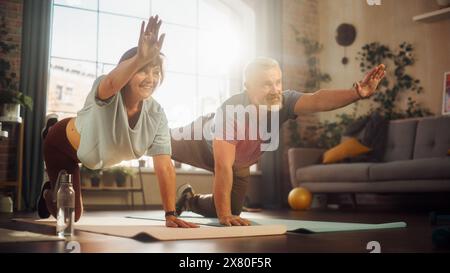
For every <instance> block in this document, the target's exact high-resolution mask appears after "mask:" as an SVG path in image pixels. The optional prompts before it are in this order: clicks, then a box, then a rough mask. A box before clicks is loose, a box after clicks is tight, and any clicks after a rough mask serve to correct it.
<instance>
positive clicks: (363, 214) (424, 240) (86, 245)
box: [0, 210, 445, 253]
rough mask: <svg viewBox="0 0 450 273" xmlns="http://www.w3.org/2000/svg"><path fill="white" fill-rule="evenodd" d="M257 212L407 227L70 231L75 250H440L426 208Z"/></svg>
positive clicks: (49, 247) (21, 247)
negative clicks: (278, 232)
mask: <svg viewBox="0 0 450 273" xmlns="http://www.w3.org/2000/svg"><path fill="white" fill-rule="evenodd" d="M143 213H145V211H142V210H141V211H137V210H134V211H91V212H86V214H87V215H90V216H98V217H105V216H126V215H142V214H143ZM161 213H162V212H161ZM0 215H1V214H0ZM261 215H264V216H276V217H279V218H285V219H302V220H317V221H341V222H364V223H381V222H396V221H405V222H406V223H407V224H408V228H406V229H395V230H377V231H358V232H338V233H322V234H291V233H288V234H287V235H282V236H267V237H250V238H235V239H214V240H210V239H208V240H190V241H169V242H160V241H146V242H141V241H137V240H134V239H127V238H119V237H113V236H106V235H100V234H93V233H88V232H78V231H76V234H75V235H76V237H75V240H76V241H77V242H78V243H79V244H80V246H81V252H163V253H176V252H187V253H192V252H206V253H213V252H230V253H246V252H252V253H265V252H274V253H280V252H282V253H284V252H294V253H296V252H297V253H303V252H313V253H322V252H328V253H329V252H331V253H342V252H344V253H348V252H357V253H367V252H369V251H368V250H367V249H366V247H367V243H368V242H370V241H378V242H379V243H380V245H381V252H383V253H398V252H400V253H403V252H406V253H411V252H413V253H414V252H445V250H440V249H435V248H434V247H433V245H432V241H431V235H432V231H433V227H432V226H431V225H430V224H429V220H428V214H427V213H426V212H402V211H400V212H386V211H384V212H377V211H361V210H357V211H355V210H345V211H340V210H339V211H330V210H326V211H308V212H294V211H289V210H281V211H263V212H259V213H258V216H257V217H259V216H261ZM14 216H20V217H23V216H30V215H29V214H28V215H23V214H21V215H14ZM245 216H247V217H252V216H253V217H255V215H254V214H253V215H252V213H245ZM11 217H12V215H1V216H0V227H3V228H10V229H16V230H27V231H33V232H39V233H43V234H49V235H53V234H54V228H52V227H47V226H38V225H34V224H27V223H17V222H12V221H11V220H10V218H11ZM65 248H66V244H65V242H34V243H14V244H11V243H0V252H65Z"/></svg>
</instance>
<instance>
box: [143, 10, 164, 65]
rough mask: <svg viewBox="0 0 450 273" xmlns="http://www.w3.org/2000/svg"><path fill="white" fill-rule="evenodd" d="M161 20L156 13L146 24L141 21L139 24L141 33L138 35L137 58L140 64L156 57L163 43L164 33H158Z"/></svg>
mask: <svg viewBox="0 0 450 273" xmlns="http://www.w3.org/2000/svg"><path fill="white" fill-rule="evenodd" d="M161 24H162V21H161V20H160V19H159V17H158V15H156V16H155V17H153V16H152V17H150V19H149V20H148V24H147V26H145V22H144V21H143V22H142V24H141V33H140V35H139V43H138V53H137V58H138V60H139V61H140V62H142V65H146V64H148V63H149V62H151V61H152V60H153V58H155V57H157V56H158V55H159V53H160V50H161V48H162V46H163V43H164V37H165V36H166V35H165V34H164V33H163V34H161V35H159V29H160V27H161Z"/></svg>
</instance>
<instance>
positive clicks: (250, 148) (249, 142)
mask: <svg viewBox="0 0 450 273" xmlns="http://www.w3.org/2000/svg"><path fill="white" fill-rule="evenodd" d="M302 95H303V93H301V92H298V91H294V90H287V91H284V92H283V93H282V100H283V107H282V108H281V109H280V110H279V111H278V113H277V114H278V122H276V125H278V126H277V128H271V125H270V124H271V115H272V114H273V113H271V112H268V114H267V116H266V117H265V118H267V123H266V124H268V127H269V128H268V129H269V131H272V130H275V131H272V132H275V134H274V135H275V137H277V138H279V134H278V132H279V130H280V128H281V125H282V124H283V123H284V122H285V121H287V120H289V119H295V118H297V114H295V112H294V108H295V104H296V103H297V101H298V100H299V99H300V97H301V96H302ZM249 105H251V102H250V98H249V96H248V94H247V92H245V91H244V92H242V93H239V94H237V95H234V96H232V97H230V98H229V99H228V100H226V101H225V102H224V103H223V104H222V105H221V106H220V107H219V108H218V109H217V111H216V113H215V115H214V116H215V117H214V121H213V122H212V123H211V124H210V125H209V126H208V127H207V128H206V134H208V135H207V137H206V142H207V143H208V146H209V148H210V150H211V151H212V139H214V138H216V139H224V140H226V141H227V142H229V143H231V144H233V145H235V146H236V154H235V162H234V165H235V166H236V167H248V166H251V165H253V164H254V163H256V162H257V161H258V160H259V158H260V157H261V155H262V154H263V153H264V151H263V150H261V145H262V144H264V143H266V142H268V141H263V140H261V139H260V137H259V135H258V137H257V138H256V139H254V138H249V125H250V124H251V122H250V121H249V119H248V117H247V120H246V121H245V138H244V139H242V138H238V137H237V135H238V131H240V130H241V129H242V128H239V127H238V126H236V124H235V123H233V121H235V120H236V119H235V117H236V116H230V115H229V114H226V113H227V111H226V108H227V106H243V107H247V106H249ZM224 113H225V114H224ZM230 119H231V122H229V121H230ZM219 122H222V124H224V125H223V128H226V133H225V134H226V136H225V135H223V130H222V132H221V133H219V132H218V131H220V130H219V129H217V130H216V127H217V124H218V123H219ZM229 124H233V125H232V128H230V127H229V126H228V125H229ZM230 132H231V134H230ZM270 141H271V142H273V141H275V142H276V141H279V139H277V140H276V139H271V140H270Z"/></svg>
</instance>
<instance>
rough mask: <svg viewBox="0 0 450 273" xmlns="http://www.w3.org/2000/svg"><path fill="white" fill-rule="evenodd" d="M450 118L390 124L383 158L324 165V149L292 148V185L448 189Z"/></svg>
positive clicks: (318, 189)
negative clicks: (372, 161)
mask: <svg viewBox="0 0 450 273" xmlns="http://www.w3.org/2000/svg"><path fill="white" fill-rule="evenodd" d="M448 149H450V117H449V116H443V117H432V118H422V119H408V120H399V121H391V122H389V129H388V139H387V143H386V150H385V153H384V159H383V162H379V163H340V164H327V165H325V164H321V160H322V154H323V153H324V150H320V149H308V148H293V149H290V150H289V151H288V158H289V171H290V177H291V183H292V186H293V187H298V186H301V187H305V188H307V189H309V190H310V191H311V192H313V193H415V192H429V193H430V192H450V156H448V155H447V150H448Z"/></svg>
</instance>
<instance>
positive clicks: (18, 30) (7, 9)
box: [0, 0, 23, 76]
mask: <svg viewBox="0 0 450 273" xmlns="http://www.w3.org/2000/svg"><path fill="white" fill-rule="evenodd" d="M22 5H23V3H22V0H0V14H1V15H2V16H5V18H6V28H7V31H8V32H9V35H8V37H10V39H11V41H10V43H11V44H14V45H17V46H18V48H17V49H16V50H14V51H12V52H10V53H9V54H8V56H1V57H2V58H5V59H7V60H8V61H9V62H10V63H11V66H12V68H11V70H12V72H15V73H16V74H17V75H18V76H20V46H21V41H22Z"/></svg>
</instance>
